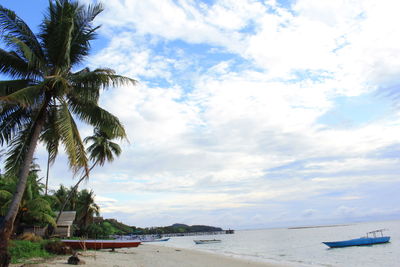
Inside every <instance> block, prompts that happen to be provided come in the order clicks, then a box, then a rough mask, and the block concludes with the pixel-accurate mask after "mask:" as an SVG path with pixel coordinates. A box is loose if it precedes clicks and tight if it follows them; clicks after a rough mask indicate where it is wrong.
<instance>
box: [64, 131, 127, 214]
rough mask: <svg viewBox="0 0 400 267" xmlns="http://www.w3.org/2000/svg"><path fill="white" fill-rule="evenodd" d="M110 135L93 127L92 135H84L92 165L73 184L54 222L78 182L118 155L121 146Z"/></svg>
mask: <svg viewBox="0 0 400 267" xmlns="http://www.w3.org/2000/svg"><path fill="white" fill-rule="evenodd" d="M110 139H111V138H110V135H108V134H107V133H106V132H103V131H101V130H100V129H99V128H95V129H94V134H93V135H92V136H89V137H86V138H85V139H84V142H85V143H86V144H87V143H90V142H91V143H92V144H91V145H90V146H89V147H88V148H87V152H88V153H89V158H90V160H91V161H92V162H93V165H92V167H90V169H89V171H88V172H86V173H85V174H84V175H83V176H82V177H81V178H80V179H79V180H78V182H77V183H76V184H75V186H74V187H73V188H72V189H71V190H70V192H69V194H68V196H67V198H66V199H65V200H64V203H63V205H62V206H61V209H60V212H59V213H58V216H57V219H56V222H58V220H59V219H60V217H61V214H62V212H63V211H64V209H65V206H66V205H67V203H68V202H69V201H70V199H71V197H72V196H73V195H74V194H76V190H77V189H78V187H79V184H80V183H81V182H82V181H83V180H85V179H87V178H89V174H90V171H91V170H92V169H93V168H94V167H95V166H96V165H100V166H103V165H104V163H105V162H106V161H108V162H112V161H114V155H116V156H119V155H120V154H121V147H120V146H119V145H118V144H117V143H114V142H112V141H111V140H110Z"/></svg>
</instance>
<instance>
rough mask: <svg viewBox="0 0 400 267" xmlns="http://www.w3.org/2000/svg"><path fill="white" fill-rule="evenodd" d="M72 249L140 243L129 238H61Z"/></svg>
mask: <svg viewBox="0 0 400 267" xmlns="http://www.w3.org/2000/svg"><path fill="white" fill-rule="evenodd" d="M61 242H63V243H64V244H66V245H67V246H69V247H71V248H72V249H113V250H114V249H116V248H133V247H137V246H139V245H140V242H139V241H129V240H61Z"/></svg>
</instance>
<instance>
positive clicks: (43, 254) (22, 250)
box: [9, 240, 51, 263]
mask: <svg viewBox="0 0 400 267" xmlns="http://www.w3.org/2000/svg"><path fill="white" fill-rule="evenodd" d="M9 252H10V254H11V263H18V262H21V261H22V260H24V259H29V258H47V257H50V256H51V254H50V253H48V252H47V251H46V250H44V249H43V243H42V242H31V241H27V240H13V241H11V242H10V247H9Z"/></svg>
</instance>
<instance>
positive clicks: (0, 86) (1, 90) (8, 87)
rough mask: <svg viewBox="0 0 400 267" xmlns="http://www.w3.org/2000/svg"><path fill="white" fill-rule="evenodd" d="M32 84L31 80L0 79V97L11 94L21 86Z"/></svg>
mask: <svg viewBox="0 0 400 267" xmlns="http://www.w3.org/2000/svg"><path fill="white" fill-rule="evenodd" d="M30 85H33V84H32V82H31V80H27V79H23V80H9V81H0V97H1V96H6V95H9V94H12V93H14V92H16V91H18V90H20V89H22V88H25V87H28V86H30Z"/></svg>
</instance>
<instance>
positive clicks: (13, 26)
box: [0, 5, 43, 58]
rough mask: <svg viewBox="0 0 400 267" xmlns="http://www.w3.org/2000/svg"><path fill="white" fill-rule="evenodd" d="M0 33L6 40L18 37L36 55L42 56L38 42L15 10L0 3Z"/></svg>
mask: <svg viewBox="0 0 400 267" xmlns="http://www.w3.org/2000/svg"><path fill="white" fill-rule="evenodd" d="M0 33H1V34H2V37H3V39H5V40H6V41H7V40H10V39H12V38H18V39H19V40H21V41H22V42H24V43H25V44H27V45H28V46H29V47H31V48H32V49H33V51H34V53H35V54H36V55H38V56H41V57H42V58H43V52H42V49H41V46H40V43H39V41H38V40H37V38H36V36H35V34H34V33H33V32H32V30H31V29H30V28H29V26H28V25H27V24H26V23H25V22H24V21H23V20H22V19H21V18H19V17H18V16H17V15H16V14H15V12H13V11H12V10H9V9H7V8H5V7H3V6H2V5H0Z"/></svg>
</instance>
